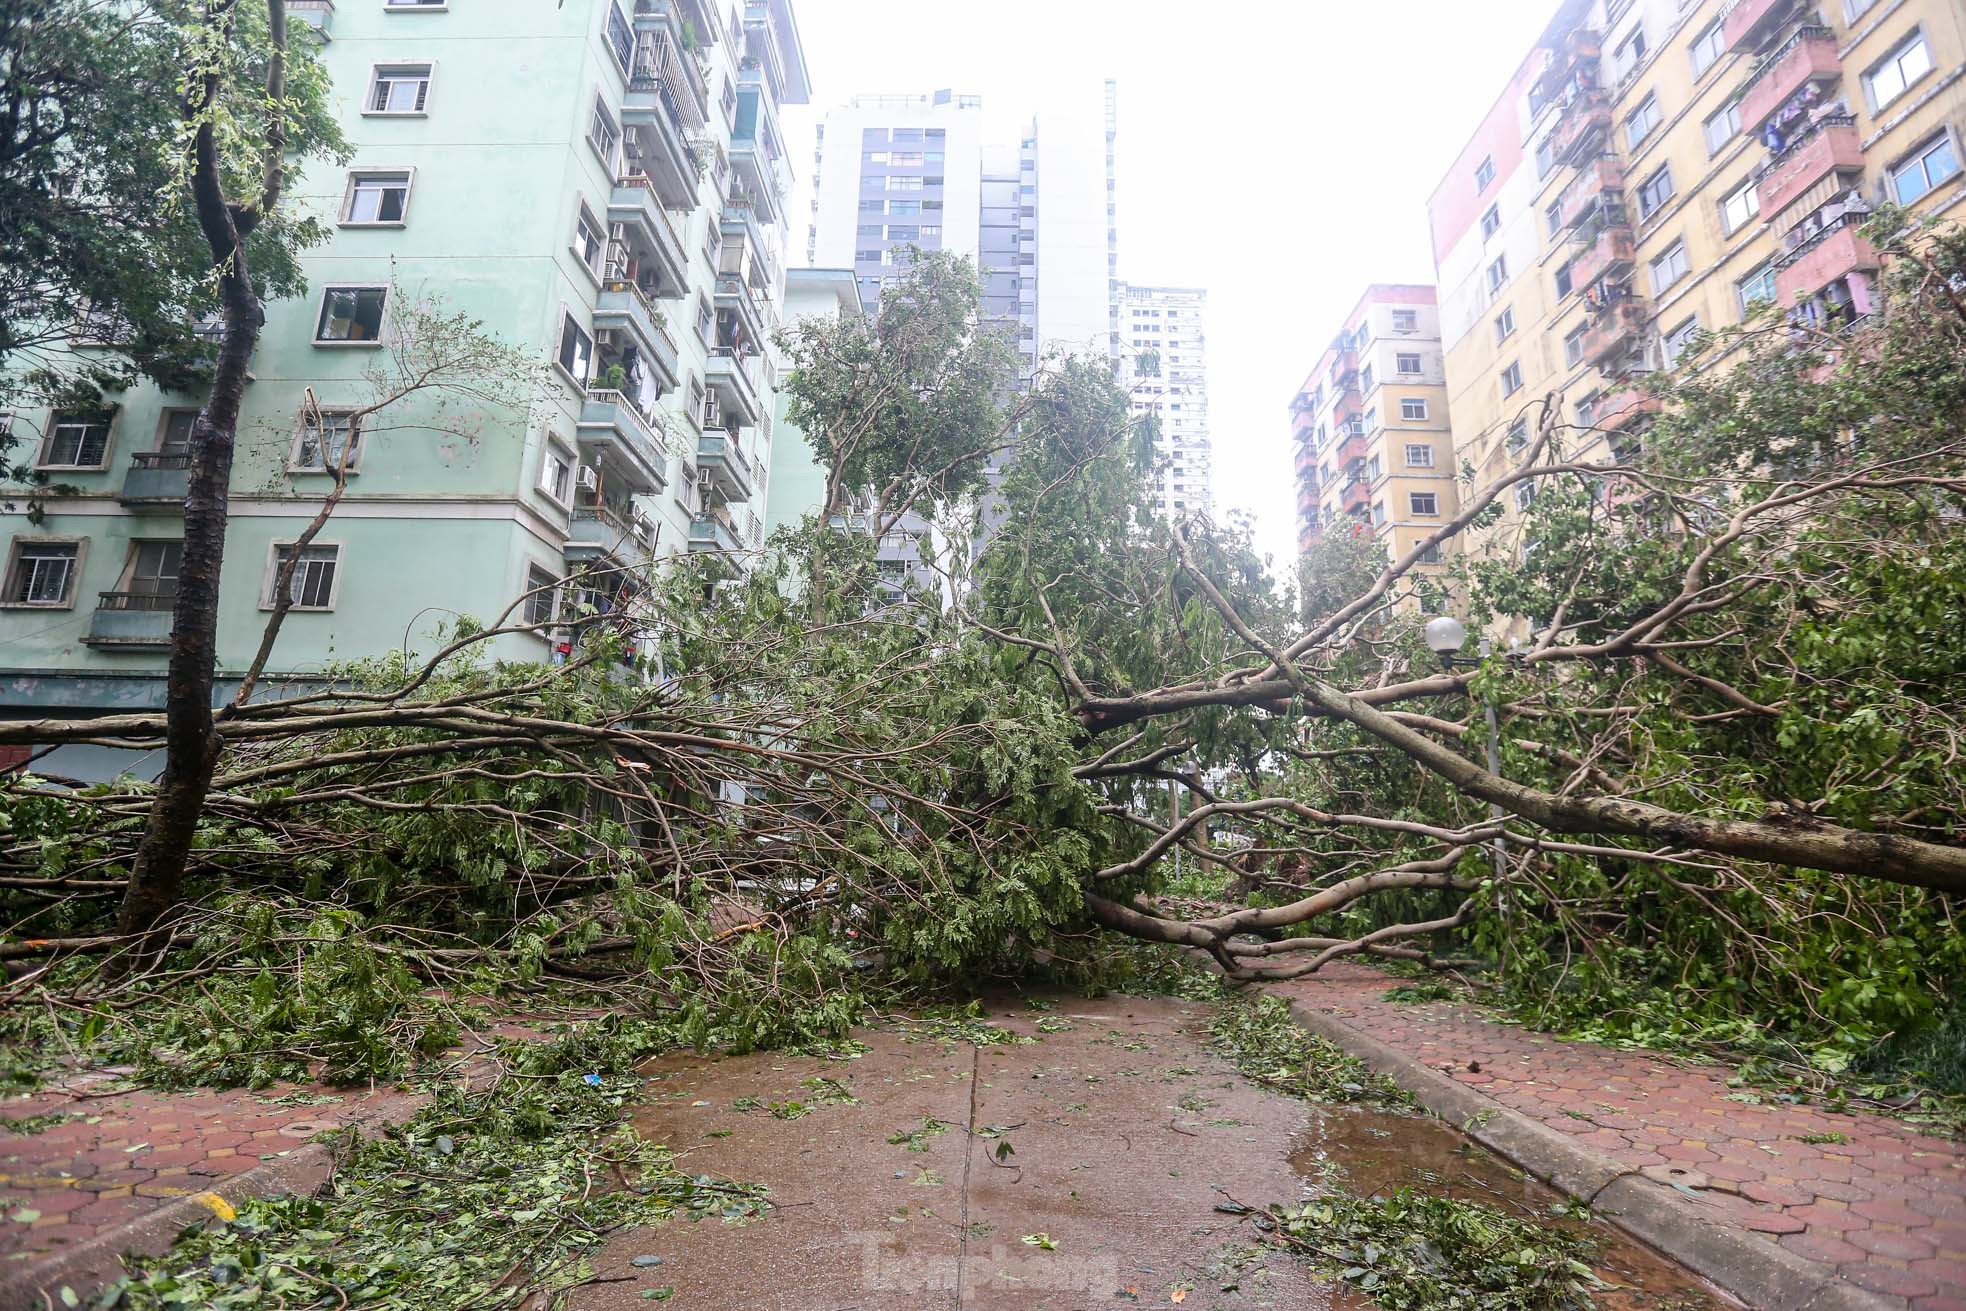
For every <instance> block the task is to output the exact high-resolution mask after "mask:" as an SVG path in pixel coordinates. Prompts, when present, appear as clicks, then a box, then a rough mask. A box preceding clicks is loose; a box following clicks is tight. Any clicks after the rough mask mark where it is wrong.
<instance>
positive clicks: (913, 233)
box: [887, 223, 921, 241]
mask: <svg viewBox="0 0 1966 1311" xmlns="http://www.w3.org/2000/svg"><path fill="white" fill-rule="evenodd" d="M920 235H921V229H920V228H917V227H910V226H907V225H904V224H900V223H895V224H891V225H889V227H888V230H887V239H888V240H889V241H913V240H915V239H916V238H917V237H918V236H920Z"/></svg>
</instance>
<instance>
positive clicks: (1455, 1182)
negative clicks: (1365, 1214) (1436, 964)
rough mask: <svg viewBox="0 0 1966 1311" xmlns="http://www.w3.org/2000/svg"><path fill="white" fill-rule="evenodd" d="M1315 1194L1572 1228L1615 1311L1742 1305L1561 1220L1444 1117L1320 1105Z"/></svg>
mask: <svg viewBox="0 0 1966 1311" xmlns="http://www.w3.org/2000/svg"><path fill="white" fill-rule="evenodd" d="M1290 1164H1291V1166H1292V1168H1293V1169H1295V1170H1296V1171H1297V1173H1298V1174H1299V1175H1301V1176H1303V1178H1304V1181H1305V1184H1306V1191H1307V1192H1309V1193H1311V1194H1315V1193H1317V1192H1318V1191H1320V1190H1321V1189H1324V1188H1330V1187H1342V1188H1344V1189H1345V1190H1346V1191H1348V1192H1351V1193H1353V1194H1355V1195H1357V1196H1361V1197H1373V1196H1382V1195H1390V1194H1392V1193H1396V1192H1398V1191H1399V1190H1400V1189H1401V1188H1412V1189H1413V1190H1414V1191H1416V1192H1423V1193H1427V1194H1430V1195H1432V1196H1435V1197H1449V1198H1453V1199H1454V1200H1456V1201H1465V1202H1484V1203H1486V1204H1488V1205H1490V1206H1493V1207H1497V1208H1499V1209H1501V1210H1503V1211H1506V1212H1509V1213H1511V1214H1514V1215H1518V1216H1522V1217H1525V1218H1527V1219H1532V1220H1536V1221H1540V1222H1542V1223H1544V1224H1554V1225H1557V1226H1560V1227H1562V1228H1565V1229H1570V1230H1573V1231H1580V1230H1581V1231H1588V1232H1589V1234H1590V1235H1591V1237H1592V1238H1593V1239H1594V1240H1595V1241H1596V1242H1597V1247H1598V1259H1597V1262H1596V1269H1597V1275H1598V1278H1600V1279H1602V1280H1604V1282H1605V1283H1607V1284H1609V1285H1612V1286H1613V1287H1611V1288H1609V1289H1607V1290H1605V1291H1604V1292H1602V1293H1600V1294H1599V1295H1598V1298H1597V1304H1598V1305H1599V1306H1600V1307H1604V1308H1606V1309H1607V1311H1658V1309H1659V1308H1664V1307H1674V1308H1685V1309H1686V1311H1696V1309H1700V1311H1706V1309H1711V1311H1719V1309H1720V1308H1723V1307H1732V1306H1738V1305H1739V1303H1737V1302H1735V1301H1734V1300H1733V1299H1732V1298H1729V1297H1727V1295H1726V1294H1724V1293H1721V1292H1720V1291H1719V1290H1717V1289H1715V1288H1713V1287H1712V1286H1711V1285H1709V1284H1707V1283H1706V1282H1705V1281H1703V1280H1702V1279H1700V1278H1699V1277H1698V1276H1697V1275H1695V1274H1693V1273H1692V1272H1691V1271H1688V1270H1686V1269H1683V1268H1682V1267H1680V1266H1678V1265H1676V1264H1674V1263H1673V1262H1672V1261H1669V1260H1667V1259H1666V1258H1665V1257H1663V1256H1661V1255H1659V1254H1658V1253H1657V1252H1655V1251H1653V1250H1652V1249H1651V1248H1649V1247H1646V1246H1644V1245H1642V1244H1640V1243H1638V1242H1636V1241H1634V1240H1633V1239H1631V1238H1629V1237H1627V1236H1625V1235H1624V1234H1623V1233H1621V1232H1620V1231H1619V1230H1617V1229H1614V1228H1612V1227H1611V1226H1610V1225H1608V1224H1605V1223H1603V1222H1602V1221H1586V1220H1578V1219H1574V1218H1571V1217H1567V1216H1560V1215H1557V1214H1555V1213H1554V1212H1552V1211H1551V1209H1550V1208H1551V1207H1552V1206H1554V1205H1556V1204H1557V1203H1560V1202H1561V1201H1563V1196H1562V1194H1560V1193H1558V1192H1556V1191H1555V1190H1554V1189H1551V1188H1548V1187H1546V1186H1544V1185H1543V1184H1540V1183H1538V1182H1536V1181H1535V1180H1534V1179H1532V1178H1530V1177H1529V1176H1528V1175H1526V1174H1524V1173H1522V1171H1520V1170H1518V1169H1516V1168H1515V1167H1514V1166H1512V1165H1510V1164H1509V1163H1508V1162H1506V1161H1504V1160H1502V1159H1501V1158H1499V1157H1497V1156H1495V1155H1494V1154H1493V1153H1491V1152H1489V1151H1488V1150H1487V1149H1486V1148H1484V1147H1483V1146H1481V1144H1479V1143H1476V1142H1474V1141H1472V1140H1470V1139H1468V1138H1466V1137H1464V1136H1463V1135H1461V1134H1460V1133H1458V1132H1456V1131H1455V1130H1454V1129H1452V1128H1449V1127H1448V1126H1447V1125H1445V1124H1443V1123H1442V1122H1440V1121H1439V1120H1428V1119H1420V1118H1417V1117H1413V1116H1404V1115H1388V1114H1385V1113H1382V1112H1378V1111H1366V1110H1355V1109H1348V1108H1342V1107H1332V1108H1320V1109H1319V1110H1318V1111H1317V1113H1316V1114H1315V1115H1314V1117H1313V1119H1312V1122H1311V1127H1310V1128H1309V1129H1308V1130H1306V1131H1305V1133H1304V1136H1303V1137H1302V1138H1301V1139H1300V1140H1299V1141H1298V1144H1297V1146H1296V1147H1295V1149H1294V1150H1293V1151H1292V1152H1291V1154H1290Z"/></svg>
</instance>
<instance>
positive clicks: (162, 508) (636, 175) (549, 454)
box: [0, 0, 808, 715]
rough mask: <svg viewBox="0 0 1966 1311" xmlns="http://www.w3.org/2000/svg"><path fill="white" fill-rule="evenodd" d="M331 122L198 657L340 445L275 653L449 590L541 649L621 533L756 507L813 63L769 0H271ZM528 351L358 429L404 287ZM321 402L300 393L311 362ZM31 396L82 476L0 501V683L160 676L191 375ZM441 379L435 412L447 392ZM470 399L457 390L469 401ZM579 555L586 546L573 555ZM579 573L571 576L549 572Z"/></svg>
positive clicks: (402, 618)
mask: <svg viewBox="0 0 1966 1311" xmlns="http://www.w3.org/2000/svg"><path fill="white" fill-rule="evenodd" d="M291 7H292V9H293V10H294V11H295V13H296V16H297V18H298V19H302V20H305V21H306V22H307V23H308V24H309V25H310V27H308V28H301V27H300V26H299V24H298V23H296V27H297V29H298V30H299V31H300V32H301V33H303V34H311V36H312V38H313V39H314V40H316V41H317V42H318V47H317V48H318V51H319V54H320V57H321V59H322V61H323V63H324V65H325V67H326V69H327V71H328V72H329V74H330V75H331V77H332V82H333V90H332V92H331V95H332V102H333V105H334V107H335V110H336V112H337V115H338V118H339V121H340V125H341V128H342V131H343V132H344V134H345V135H346V138H347V140H348V142H349V144H350V147H351V151H352V156H351V158H350V159H349V160H348V161H347V162H346V163H345V164H342V163H326V162H321V161H316V162H314V163H312V164H310V165H309V167H308V168H307V170H306V171H305V173H304V174H303V175H302V176H301V177H300V178H298V179H297V180H296V182H295V183H294V187H293V191H292V193H291V195H292V197H293V200H294V202H295V203H296V204H298V205H300V206H302V207H311V208H312V209H313V210H314V211H315V212H317V213H318V214H319V216H320V217H321V218H322V219H323V221H324V222H325V223H326V224H327V226H328V228H329V230H330V232H331V234H332V235H331V237H330V239H329V240H328V241H326V242H325V243H324V244H322V245H320V246H318V247H316V248H314V249H312V250H311V251H309V252H307V254H306V255H305V257H304V259H303V261H302V264H303V268H304V271H305V274H306V276H307V279H308V282H309V285H310V290H309V293H308V295H307V296H306V297H305V298H304V299H293V300H287V301H281V302H276V303H272V304H269V305H268V307H267V321H266V325H265V328H264V331H263V333H262V335H261V338H260V343H259V347H258V351H257V353H256V355H255V358H254V363H253V370H254V377H253V381H252V382H251V383H250V385H249V386H248V388H247V400H246V406H245V412H244V414H243V415H242V418H241V423H240V431H239V447H238V458H237V462H236V467H235V469H234V472H233V480H232V487H231V522H230V527H229V530H228V536H227V543H226V560H225V566H224V572H223V575H222V598H221V610H220V616H219V652H218V658H219V668H220V679H221V683H223V681H224V679H225V678H226V677H227V676H228V675H231V676H233V677H236V676H237V675H238V673H240V672H241V671H242V670H243V669H244V668H245V666H246V665H247V663H248V662H249V661H250V659H251V657H252V654H253V652H254V649H255V647H256V645H257V643H258V641H259V637H260V634H261V631H262V629H263V627H264V623H265V620H266V618H267V615H268V613H269V611H270V609H271V605H272V596H271V590H270V589H271V587H272V579H273V575H274V571H275V568H276V566H277V564H278V562H279V561H280V559H281V556H282V551H283V548H284V544H285V543H289V542H291V541H292V539H293V538H294V536H295V535H296V534H297V533H298V532H299V531H300V529H301V528H302V526H303V525H304V524H306V523H307V521H308V520H309V519H310V518H311V517H312V516H313V515H314V514H315V513H316V511H317V509H318V508H319V506H320V503H321V499H322V497H323V495H324V494H325V492H326V491H327V489H328V488H329V487H330V486H331V484H332V482H333V475H332V472H331V469H332V467H333V465H334V464H335V463H337V462H339V459H340V454H341V452H342V450H343V449H349V450H350V451H351V454H350V457H349V461H348V463H349V467H350V468H351V469H352V470H353V472H352V473H351V474H350V476H349V490H348V492H347V496H346V499H345V500H344V501H343V502H342V504H341V505H340V506H339V507H338V508H337V509H336V511H335V513H334V515H333V517H332V518H331V519H330V521H329V522H328V524H327V526H326V528H325V529H324V531H323V532H322V533H321V534H320V537H319V539H318V540H317V541H316V542H315V543H314V544H313V545H312V546H311V547H310V548H309V549H308V550H307V551H306V552H305V554H304V556H303V558H302V560H301V562H300V565H299V567H298V571H297V573H296V575H295V578H294V582H293V599H294V608H293V610H292V612H291V614H290V615H289V617H288V619H287V621H286V624H285V627H284V628H283V630H282V632H281V636H280V640H279V645H278V647H277V648H276V651H275V654H274V668H273V671H272V672H273V674H274V675H275V676H276V677H275V679H274V681H275V682H276V683H277V682H278V681H279V680H280V679H281V678H301V679H305V678H306V677H308V676H310V675H317V674H318V673H319V672H320V671H321V670H323V669H324V668H325V667H327V666H329V665H330V664H332V663H334V662H337V661H342V660H348V659H352V658H356V657H362V656H371V655H378V654H381V653H384V652H389V651H396V650H400V649H404V648H408V649H410V650H416V649H419V648H421V649H425V650H427V649H429V647H430V642H431V638H432V636H433V634H434V633H435V631H436V629H437V627H438V626H439V625H440V624H442V623H445V622H447V621H450V620H452V619H455V618H456V617H458V616H471V617H473V618H476V619H478V620H482V621H490V620H493V619H496V618H497V617H498V616H499V615H500V614H501V613H504V612H505V611H506V610H507V608H508V607H509V606H513V605H514V603H515V602H516V601H517V600H518V599H519V598H520V597H522V596H524V595H526V594H528V593H531V594H532V598H531V599H530V600H528V601H526V602H525V603H524V604H523V605H522V606H520V607H519V609H518V611H517V612H516V614H515V618H523V619H524V620H525V621H527V622H532V623H538V624H540V625H542V627H541V628H540V630H539V631H537V632H535V633H514V634H510V635H506V636H503V637H501V638H499V639H497V642H496V646H495V651H496V654H498V655H499V656H501V657H503V658H509V659H530V660H547V659H550V658H552V657H553V655H554V654H555V647H556V644H558V643H561V642H563V641H564V640H565V638H564V633H563V632H556V631H555V630H552V629H550V628H548V627H545V625H548V624H551V623H553V622H555V621H556V620H557V619H558V618H560V617H562V616H563V615H564V614H565V613H567V608H568V607H570V606H572V605H574V604H575V603H576V602H579V603H581V604H582V605H583V606H585V607H587V609H586V610H585V611H583V612H591V610H592V609H594V608H598V609H600V610H606V609H608V608H611V607H619V606H622V605H626V604H630V603H632V600H633V594H634V592H635V591H636V589H637V587H638V585H639V578H640V573H639V570H640V568H641V567H642V566H644V565H646V564H647V563H648V562H649V561H650V560H652V559H653V558H655V557H658V556H661V555H666V554H668V553H671V552H678V551H683V550H713V551H720V552H726V553H729V554H731V555H732V557H733V558H734V559H737V560H740V561H741V559H742V558H743V553H744V552H746V551H748V550H749V549H751V548H753V547H755V546H756V545H758V544H759V542H760V541H761V540H762V534H763V512H764V503H765V498H766V497H767V495H768V494H769V489H768V477H769V469H770V445H771V423H772V417H773V412H774V406H775V395H774V392H775V373H774V370H773V366H772V362H771V360H770V359H769V357H768V356H767V354H766V352H765V343H766V341H767V340H768V339H769V337H770V335H771V333H772V331H773V330H774V328H775V327H776V325H777V323H778V320H779V313H780V311H779V306H780V305H781V303H782V297H783V288H784V265H785V260H784V253H783V252H784V247H785V233H786V217H787V215H786V201H787V197H788V195H789V193H790V186H791V181H792V177H791V170H790V162H789V160H788V159H787V158H786V155H785V151H784V148H783V144H782V140H781V138H780V137H779V131H778V119H777V116H778V110H779V106H780V105H782V104H793V103H802V102H804V101H805V100H806V99H807V97H808V82H807V73H806V68H805V59H804V55H803V53H802V49H801V46H800V40H799V33H798V29H797V26H796V24H795V21H794V18H793V14H792V11H791V8H790V6H789V3H788V0H744V3H742V4H740V5H735V6H732V7H731V8H729V9H728V10H725V11H719V10H718V9H717V8H716V7H715V5H714V3H713V2H712V0H567V2H566V3H564V4H560V5H537V6H534V5H518V6H513V5H498V6H476V5H460V6H455V7H452V6H446V5H433V4H427V3H420V2H418V0H341V3H340V4H339V5H336V4H333V3H330V2H329V0H295V3H294V4H293V5H292V6H291ZM420 306H433V307H439V308H441V309H443V310H446V311H451V312H461V313H463V314H465V315H468V316H470V317H471V318H475V319H477V320H479V321H481V323H482V325H483V329H484V331H485V332H487V333H489V334H491V335H493V336H495V337H497V338H498V339H500V340H501V341H503V342H504V343H506V344H508V345H510V346H512V347H514V348H515V349H517V350H519V351H521V352H522V353H524V354H527V355H531V356H532V357H533V358H535V359H537V360H540V361H543V362H546V364H547V366H548V368H549V369H550V381H549V384H548V386H549V388H550V394H548V395H546V396H544V397H543V398H540V399H539V400H537V401H536V402H535V403H534V404H533V405H531V406H530V407H529V408H528V407H523V406H522V407H518V408H517V409H516V410H514V411H510V412H506V411H492V410H486V411H484V412H483V413H476V412H474V410H473V407H472V404H471V402H470V399H469V398H468V397H462V398H460V397H450V398H443V397H431V398H425V397H411V398H409V399H408V400H405V401H402V402H400V403H399V404H397V405H394V406H392V407H391V408H390V409H389V410H387V411H385V412H384V413H382V414H379V415H377V416H375V420H374V422H372V424H371V425H370V426H369V427H368V428H367V429H366V430H362V429H351V425H350V424H349V422H348V421H347V420H346V418H345V417H343V418H340V419H338V418H337V416H338V415H340V416H345V415H346V414H347V411H348V409H349V408H351V407H357V406H360V405H363V404H366V403H369V402H370V401H371V400H372V399H373V395H374V385H373V381H372V379H373V375H374V374H376V373H378V372H387V371H388V368H389V367H390V359H391V353H392V351H394V350H395V349H396V346H395V345H393V344H392V343H394V342H395V341H396V340H397V332H396V329H397V328H398V326H399V325H401V324H403V323H406V322H409V321H411V320H410V317H409V312H410V310H411V309H412V308H413V307H420ZM310 394H311V395H312V397H313V398H314V401H315V403H316V404H317V405H318V407H319V411H318V418H317V417H310V415H311V414H312V413H313V412H312V411H309V412H308V413H304V410H307V405H306V397H307V396H309V395H310ZM113 400H114V401H115V404H114V405H113V407H111V408H108V409H105V410H102V411H94V412H86V413H84V412H65V413H54V414H50V413H46V412H42V413H21V414H16V415H13V416H11V420H10V421H11V422H12V423H13V424H14V425H15V427H16V430H17V431H22V432H23V435H25V436H26V437H27V439H28V440H29V441H31V442H34V443H36V444H37V445H36V459H37V462H38V463H39V465H40V466H41V467H42V468H43V469H45V470H47V471H48V472H49V474H50V476H51V477H52V478H54V479H56V480H57V481H58V482H60V483H62V484H64V485H66V486H67V487H68V488H70V489H71V490H70V491H69V492H68V493H66V494H60V495H55V496H53V497H50V498H49V499H48V500H47V501H46V503H45V511H46V513H45V518H43V519H42V521H41V522H39V523H33V522H30V521H29V519H28V518H27V516H26V515H24V514H19V513H14V514H6V515H4V516H0V538H4V541H0V549H4V552H5V569H6V573H5V577H4V589H5V590H4V593H0V651H4V652H5V653H6V654H5V656H4V658H3V659H0V665H4V667H5V668H4V678H0V687H3V688H4V691H0V713H5V714H13V715H19V714H25V713H37V714H40V713H47V712H49V711H58V712H59V711H73V712H75V713H88V712H90V711H94V710H101V709H107V708H124V707H138V706H154V705H159V704H161V702H162V687H163V682H162V677H163V670H164V665H165V659H166V648H167V645H168V641H169V633H170V626H171V606H172V600H173V597H174V594H175V590H176V586H175V585H176V569H177V553H178V542H179V541H180V540H181V538H182V498H183V494H184V485H185V467H186V463H187V459H186V455H185V440H186V435H187V434H188V432H189V429H190V422H191V418H192V416H193V415H194V414H195V411H196V407H197V406H198V404H199V403H200V401H201V400H202V397H201V396H199V395H193V394H182V395H177V394H167V393H163V392H160V391H158V390H157V389H156V388H154V387H140V388H136V389H132V390H130V391H128V392H124V393H120V394H118V395H116V396H115V397H113ZM440 411H441V413H440ZM460 414H462V415H463V416H464V417H463V418H462V419H460V418H459V416H460ZM595 565H600V566H602V568H600V569H595V568H593V566H595ZM574 575H579V577H580V580H581V581H580V582H579V583H578V584H577V588H578V591H579V595H578V596H577V597H576V596H574V595H572V594H565V595H563V594H562V593H563V592H567V593H571V592H572V591H573V590H574V589H573V588H564V589H563V588H562V587H561V582H562V580H565V579H568V578H570V577H571V576H574Z"/></svg>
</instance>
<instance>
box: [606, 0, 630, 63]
mask: <svg viewBox="0 0 1966 1311" xmlns="http://www.w3.org/2000/svg"><path fill="white" fill-rule="evenodd" d="M617 18H618V19H620V20H621V28H622V30H623V31H625V32H626V33H627V34H628V53H627V54H625V55H624V54H622V52H621V47H620V46H619V45H618V44H616V42H615V28H614V20H615V19H617ZM601 44H602V45H604V46H606V47H607V51H608V57H609V59H611V60H612V61H613V62H614V64H615V66H616V67H617V68H618V69H620V71H621V76H622V77H623V79H626V78H628V77H631V76H633V70H634V67H635V25H634V23H632V22H630V21H629V18H628V15H627V14H626V13H623V12H622V9H621V2H620V0H608V6H607V8H606V9H605V10H603V11H602V13H601Z"/></svg>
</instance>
